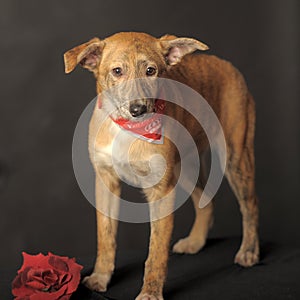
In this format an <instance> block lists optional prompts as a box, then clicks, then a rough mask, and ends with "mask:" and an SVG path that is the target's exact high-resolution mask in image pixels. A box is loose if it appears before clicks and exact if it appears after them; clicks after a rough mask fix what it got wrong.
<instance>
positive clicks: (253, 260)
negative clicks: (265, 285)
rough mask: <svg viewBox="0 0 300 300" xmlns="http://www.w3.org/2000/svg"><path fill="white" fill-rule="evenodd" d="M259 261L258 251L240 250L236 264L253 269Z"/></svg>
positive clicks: (235, 260)
mask: <svg viewBox="0 0 300 300" xmlns="http://www.w3.org/2000/svg"><path fill="white" fill-rule="evenodd" d="M258 261H259V252H258V250H254V251H253V250H242V249H240V250H239V251H238V253H237V254H236V256H235V259H234V262H235V263H236V264H239V265H241V266H242V267H252V266H253V265H255V264H257V263H258Z"/></svg>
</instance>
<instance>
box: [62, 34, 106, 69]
mask: <svg viewBox="0 0 300 300" xmlns="http://www.w3.org/2000/svg"><path fill="white" fill-rule="evenodd" d="M103 47H104V42H103V41H101V40H99V39H98V38H93V39H91V40H90V41H88V42H86V43H84V44H81V45H79V46H77V47H75V48H72V49H71V50H69V51H67V52H66V53H65V54H64V61H65V72H66V73H70V72H72V71H73V70H74V69H75V67H76V66H77V65H78V64H80V65H82V66H83V67H84V68H86V69H88V70H90V71H94V70H95V69H96V67H97V66H98V64H99V62H100V59H101V53H102V50H103Z"/></svg>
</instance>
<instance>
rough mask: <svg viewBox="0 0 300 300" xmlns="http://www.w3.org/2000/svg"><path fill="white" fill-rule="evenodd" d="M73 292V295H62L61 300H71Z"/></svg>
mask: <svg viewBox="0 0 300 300" xmlns="http://www.w3.org/2000/svg"><path fill="white" fill-rule="evenodd" d="M71 296H72V294H71V295H64V296H62V297H60V298H59V300H69V299H70V298H71Z"/></svg>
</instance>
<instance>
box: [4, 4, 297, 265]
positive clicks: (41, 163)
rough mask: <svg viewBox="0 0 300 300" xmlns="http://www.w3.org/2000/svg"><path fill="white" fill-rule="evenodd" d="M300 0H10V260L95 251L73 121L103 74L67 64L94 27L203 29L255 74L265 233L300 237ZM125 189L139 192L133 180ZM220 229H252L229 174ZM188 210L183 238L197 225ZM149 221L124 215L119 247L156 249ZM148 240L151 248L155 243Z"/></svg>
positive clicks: (186, 32)
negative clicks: (76, 163) (74, 156)
mask: <svg viewBox="0 0 300 300" xmlns="http://www.w3.org/2000/svg"><path fill="white" fill-rule="evenodd" d="M299 12H300V10H299V1H298V0H294V1H292V0H286V1H282V0H268V1H267V0H264V1H258V0H256V1H253V0H252V1H239V0H227V1H217V0H210V1H199V0H198V1H176V0H172V1H169V0H166V1H156V0H152V1H136V0H134V1H105V0H98V1H74V0H64V1H58V0H57V1H32V0H26V1H17V0H9V1H1V2H0V15H1V19H0V22H1V28H0V31H1V55H0V60H1V98H0V143H1V144H0V145H1V146H0V200H1V201H0V241H1V247H0V254H1V255H0V268H16V267H17V266H18V265H19V264H20V263H21V251H24V250H25V251H27V252H30V253H36V252H40V251H42V252H47V251H52V252H54V253H57V254H60V255H64V254H65V255H68V256H75V257H80V256H92V255H94V254H95V246H96V234H95V214H94V209H93V207H92V206H91V205H90V204H89V203H88V201H87V200H85V199H84V197H83V196H82V194H81V192H80V190H79V188H78V186H77V183H76V181H75V177H74V174H73V169H72V161H71V145H72V137H73V131H74V128H75V125H76V122H77V119H78V118H79V116H80V114H81V112H82V111H83V109H84V108H85V106H86V105H87V104H88V103H89V102H90V101H91V99H92V98H93V97H94V96H95V87H94V79H93V76H92V75H91V74H88V73H87V71H85V70H82V69H77V70H76V71H75V72H74V73H72V75H65V74H64V66H63V52H64V51H65V50H68V49H69V48H71V47H73V46H75V45H77V44H79V43H82V42H84V41H86V40H88V39H90V38H92V37H94V36H98V37H100V38H101V37H106V36H108V35H111V34H113V33H115V32H118V31H145V32H147V33H150V34H152V35H155V36H161V35H163V34H165V33H170V34H176V35H178V36H191V37H195V38H198V39H200V40H202V41H204V42H205V43H207V44H209V45H210V47H211V50H210V51H209V52H210V53H211V54H216V55H219V56H221V57H223V58H226V59H228V60H230V61H232V62H233V63H234V64H235V65H236V66H237V67H238V68H239V69H240V70H241V72H242V73H243V74H244V75H245V77H246V79H247V82H248V85H249V87H250V90H251V91H252V93H253V95H254V97H255V100H256V105H257V131H256V158H257V191H258V194H259V197H260V200H261V205H260V207H261V226H260V232H261V236H262V237H263V238H264V239H266V240H273V241H278V242H282V243H290V244H297V245H300V239H299V237H300V234H299V221H298V220H299V218H298V215H299V213H300V209H299V208H300V203H299V200H300V197H299V196H300V195H299V182H300V181H299V179H300V172H299V168H300V159H299V153H300V145H299V137H300V134H299V133H300V132H299V129H300V123H299V120H300V117H299V113H300V104H299V96H300V95H299V51H300V47H299V37H300V32H299V29H300V26H299V17H300V16H299ZM124 193H127V194H129V193H131V194H132V196H133V197H139V193H137V192H135V191H133V190H132V189H129V188H126V189H125V190H124ZM215 204H216V211H215V215H216V218H215V226H214V228H213V230H212V231H211V234H210V236H211V237H227V236H233V235H234V236H237V235H240V234H241V223H240V215H239V210H238V206H237V204H236V201H235V199H234V196H233V194H232V193H231V191H230V190H229V187H228V185H227V183H226V182H225V181H224V184H223V185H222V187H221V189H220V191H219V193H218V195H217V196H216V199H215ZM191 213H192V211H191V204H189V203H187V204H186V205H185V206H184V207H182V208H181V209H180V210H178V211H177V213H176V228H175V232H174V240H175V239H176V238H177V237H181V236H183V235H185V234H186V233H187V231H188V229H189V227H190V226H191V217H190V214H191ZM148 227H149V226H148V224H126V223H121V224H120V230H119V236H118V240H119V247H120V248H122V247H123V248H140V249H144V250H145V249H146V247H147V241H148V235H149V228H148ZM145 251H146V250H145Z"/></svg>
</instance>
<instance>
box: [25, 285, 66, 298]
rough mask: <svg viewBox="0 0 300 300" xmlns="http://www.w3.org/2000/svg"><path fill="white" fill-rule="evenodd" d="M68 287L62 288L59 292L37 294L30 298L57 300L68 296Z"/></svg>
mask: <svg viewBox="0 0 300 300" xmlns="http://www.w3.org/2000/svg"><path fill="white" fill-rule="evenodd" d="M66 290H67V286H63V287H61V288H60V289H59V290H58V291H56V292H53V293H47V292H36V293H34V294H33V295H31V296H30V298H29V299H30V300H57V299H60V298H61V297H62V296H64V295H65V294H66Z"/></svg>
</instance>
